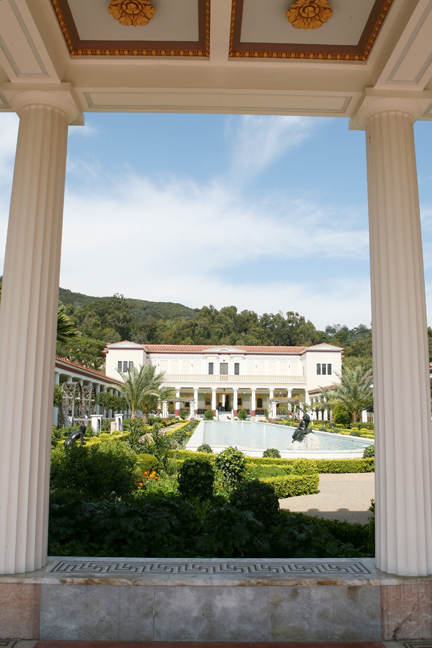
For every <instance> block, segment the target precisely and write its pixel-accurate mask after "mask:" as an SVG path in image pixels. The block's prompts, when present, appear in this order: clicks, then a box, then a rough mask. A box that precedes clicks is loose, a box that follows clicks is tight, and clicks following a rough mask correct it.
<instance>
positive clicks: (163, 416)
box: [162, 401, 168, 421]
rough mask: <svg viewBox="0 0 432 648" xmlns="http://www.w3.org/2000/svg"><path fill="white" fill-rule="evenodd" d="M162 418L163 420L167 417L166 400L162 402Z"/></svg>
mask: <svg viewBox="0 0 432 648" xmlns="http://www.w3.org/2000/svg"><path fill="white" fill-rule="evenodd" d="M162 418H163V420H164V421H165V420H166V419H167V418H168V403H167V402H166V401H163V403H162Z"/></svg>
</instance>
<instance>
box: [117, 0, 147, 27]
mask: <svg viewBox="0 0 432 648" xmlns="http://www.w3.org/2000/svg"><path fill="white" fill-rule="evenodd" d="M108 11H109V12H110V14H111V16H113V17H114V18H115V19H116V20H118V21H119V23H121V24H122V25H126V26H130V25H133V26H134V27H138V26H143V25H148V24H149V22H150V20H151V19H152V18H153V16H154V15H155V8H154V7H153V5H152V3H151V2H150V0H111V2H110V6H109V7H108Z"/></svg>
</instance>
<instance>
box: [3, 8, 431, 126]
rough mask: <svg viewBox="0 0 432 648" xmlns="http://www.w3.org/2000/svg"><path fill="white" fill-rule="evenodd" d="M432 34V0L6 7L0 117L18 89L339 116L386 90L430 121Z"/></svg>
mask: <svg viewBox="0 0 432 648" xmlns="http://www.w3.org/2000/svg"><path fill="white" fill-rule="evenodd" d="M113 7H114V8H113ZM299 16H300V18H299ZM311 16H312V18H311ZM305 17H306V18H305ZM120 19H121V20H120ZM122 20H123V22H122ZM305 27H307V29H306V28H305ZM431 34H432V0H0V112H2V111H10V110H11V109H12V108H11V101H13V97H14V96H15V94H16V93H19V92H22V90H23V89H28V90H31V91H33V90H35V89H38V90H40V89H48V90H50V91H51V90H52V89H56V90H66V91H67V92H70V94H71V97H73V101H75V102H76V104H77V106H78V107H79V111H80V112H81V113H83V112H101V111H105V112H109V111H112V112H116V111H142V112H164V111H165V112H208V113H243V114H244V113H251V114H278V115H321V116H333V117H336V116H339V117H352V116H354V115H355V114H356V112H357V110H358V107H359V105H360V104H361V103H362V102H363V101H365V97H366V98H367V97H368V96H371V95H372V94H374V95H377V94H379V95H383V96H384V95H386V96H387V95H394V96H398V97H411V98H416V99H417V100H419V101H421V102H422V107H423V108H422V109H423V114H422V117H421V118H422V119H432V38H431Z"/></svg>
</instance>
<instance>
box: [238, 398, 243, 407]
mask: <svg viewBox="0 0 432 648" xmlns="http://www.w3.org/2000/svg"><path fill="white" fill-rule="evenodd" d="M242 405H243V398H242V397H241V396H239V397H238V398H237V406H238V407H241V406H242Z"/></svg>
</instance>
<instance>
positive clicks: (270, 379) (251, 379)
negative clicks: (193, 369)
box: [164, 374, 307, 385]
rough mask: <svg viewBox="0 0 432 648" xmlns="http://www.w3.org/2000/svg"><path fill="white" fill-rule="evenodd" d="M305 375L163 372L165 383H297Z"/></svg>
mask: <svg viewBox="0 0 432 648" xmlns="http://www.w3.org/2000/svg"><path fill="white" fill-rule="evenodd" d="M306 380H307V379H306V376H262V375H259V376H254V375H240V376H237V375H236V376H228V375H225V376H222V375H219V374H165V378H164V382H165V383H171V382H174V383H179V382H181V383H187V382H190V383H197V382H198V383H203V382H212V383H221V382H224V383H225V382H234V383H243V384H244V383H257V382H259V383H277V384H279V385H283V384H285V385H286V384H293V383H294V384H298V383H303V384H304V383H306Z"/></svg>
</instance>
